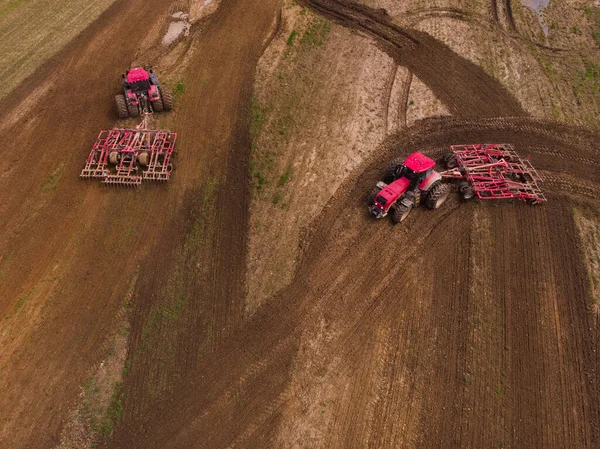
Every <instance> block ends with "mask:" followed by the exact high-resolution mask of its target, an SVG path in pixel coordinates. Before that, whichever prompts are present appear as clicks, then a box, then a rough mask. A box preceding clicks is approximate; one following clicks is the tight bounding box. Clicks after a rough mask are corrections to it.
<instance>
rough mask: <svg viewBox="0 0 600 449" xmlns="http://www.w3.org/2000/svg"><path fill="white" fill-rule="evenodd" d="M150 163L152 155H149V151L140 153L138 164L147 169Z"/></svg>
mask: <svg viewBox="0 0 600 449" xmlns="http://www.w3.org/2000/svg"><path fill="white" fill-rule="evenodd" d="M149 162H150V155H149V154H148V152H147V151H143V152H142V153H140V154H139V155H138V163H139V164H140V165H141V166H142V167H147V166H148V163H149Z"/></svg>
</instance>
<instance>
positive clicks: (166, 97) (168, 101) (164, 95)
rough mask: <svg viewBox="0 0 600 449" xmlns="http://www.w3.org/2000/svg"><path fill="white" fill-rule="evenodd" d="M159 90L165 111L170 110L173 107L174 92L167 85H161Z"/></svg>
mask: <svg viewBox="0 0 600 449" xmlns="http://www.w3.org/2000/svg"><path fill="white" fill-rule="evenodd" d="M159 90H160V98H161V99H162V103H163V106H164V109H165V111H170V110H171V109H173V92H171V89H169V88H167V87H160V88H159Z"/></svg>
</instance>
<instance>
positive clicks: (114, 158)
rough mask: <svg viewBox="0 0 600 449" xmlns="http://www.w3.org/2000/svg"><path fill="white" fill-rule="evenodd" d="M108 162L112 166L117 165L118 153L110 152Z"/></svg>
mask: <svg viewBox="0 0 600 449" xmlns="http://www.w3.org/2000/svg"><path fill="white" fill-rule="evenodd" d="M108 162H110V163H111V164H113V165H117V164H118V163H119V152H118V151H111V152H110V154H109V155H108Z"/></svg>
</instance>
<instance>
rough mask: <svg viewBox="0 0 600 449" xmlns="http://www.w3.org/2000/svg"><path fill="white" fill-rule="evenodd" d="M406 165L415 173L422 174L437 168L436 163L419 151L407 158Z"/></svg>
mask: <svg viewBox="0 0 600 449" xmlns="http://www.w3.org/2000/svg"><path fill="white" fill-rule="evenodd" d="M404 165H406V166H407V167H408V168H410V169H411V170H412V171H414V172H415V173H421V172H424V171H425V170H429V169H430V168H433V167H435V161H434V160H432V159H430V158H428V157H427V156H425V155H424V154H423V153H419V152H418V151H417V152H415V153H413V154H411V155H410V156H408V157H407V158H406V160H405V161H404Z"/></svg>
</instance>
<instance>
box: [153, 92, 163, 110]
mask: <svg viewBox="0 0 600 449" xmlns="http://www.w3.org/2000/svg"><path fill="white" fill-rule="evenodd" d="M152 109H154V112H162V111H163V110H164V109H165V106H164V104H163V101H162V98H161V97H160V95H159V96H158V98H157V99H156V100H154V101H153V102H152Z"/></svg>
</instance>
